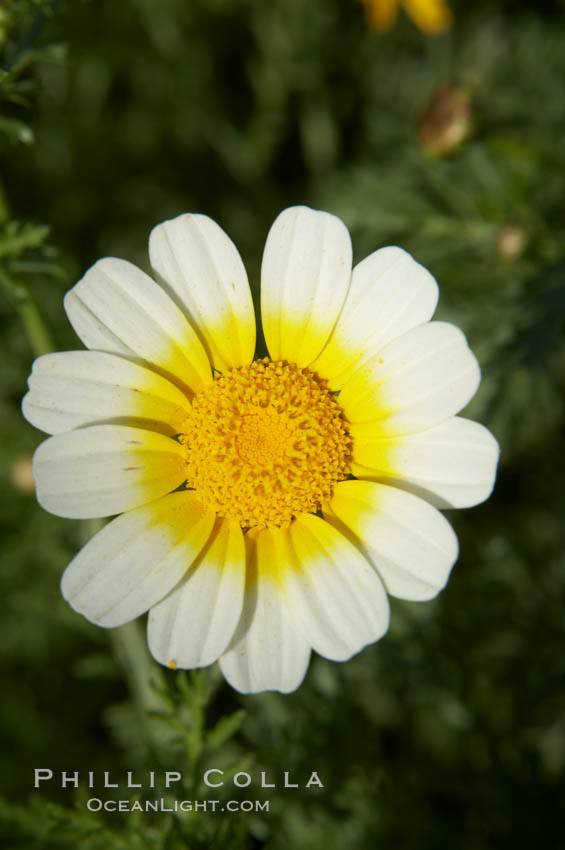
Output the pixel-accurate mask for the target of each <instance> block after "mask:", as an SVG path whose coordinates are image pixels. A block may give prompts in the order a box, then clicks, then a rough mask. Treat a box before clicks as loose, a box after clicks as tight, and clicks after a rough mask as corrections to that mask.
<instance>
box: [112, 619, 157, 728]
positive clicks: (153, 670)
mask: <svg viewBox="0 0 565 850" xmlns="http://www.w3.org/2000/svg"><path fill="white" fill-rule="evenodd" d="M110 637H111V640H112V645H113V647H114V652H115V654H116V657H117V659H118V661H119V662H120V664H121V665H122V667H123V668H124V671H125V674H126V678H127V680H128V684H129V688H130V691H131V693H132V696H133V698H134V699H135V701H136V703H137V704H138V706H139V708H140V709H142V711H144V712H145V711H156V710H158V709H159V708H162V707H163V702H162V699H161V697H160V696H159V694H158V693H157V692H156V691H155V690H154V688H153V687H152V683H156V684H159V680H160V679H161V673H160V670H159V668H158V667H157V665H156V664H155V662H154V661H153V659H152V658H151V655H150V654H149V652H148V650H147V643H146V641H145V635H144V634H143V632H142V630H141V627H140V624H139V622H138V621H137V620H132V622H131V623H126V624H125V625H124V626H119V628H117V629H112V631H111V632H110Z"/></svg>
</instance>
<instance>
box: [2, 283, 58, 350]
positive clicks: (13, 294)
mask: <svg viewBox="0 0 565 850" xmlns="http://www.w3.org/2000/svg"><path fill="white" fill-rule="evenodd" d="M0 287H1V288H2V290H3V291H4V293H5V295H6V296H7V298H8V300H9V301H10V302H11V304H12V305H13V306H14V308H15V309H16V310H17V311H18V313H19V314H20V318H21V320H22V323H23V326H24V330H25V332H26V336H27V338H28V341H29V344H30V346H31V348H32V350H33V353H34V354H35V355H36V357H38V356H39V355H40V354H48V353H49V352H50V351H53V350H54V348H55V344H54V342H53V340H52V338H51V334H50V332H49V330H48V328H47V325H46V324H45V321H44V319H43V316H42V315H41V312H40V310H39V307H38V306H37V303H36V301H35V299H34V297H33V295H32V294H31V292H30V291H29V290H28V288H27V287H26V286H25V284H23V283H21V281H17V280H14V278H12V277H11V275H8V274H7V273H6V272H5V271H4V270H3V269H1V268H0Z"/></svg>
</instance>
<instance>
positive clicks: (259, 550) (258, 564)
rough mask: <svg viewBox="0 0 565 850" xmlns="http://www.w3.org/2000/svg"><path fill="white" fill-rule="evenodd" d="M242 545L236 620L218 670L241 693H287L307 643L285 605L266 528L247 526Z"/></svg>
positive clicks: (297, 679)
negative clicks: (243, 573) (243, 576)
mask: <svg viewBox="0 0 565 850" xmlns="http://www.w3.org/2000/svg"><path fill="white" fill-rule="evenodd" d="M245 539H246V545H247V558H248V561H247V583H246V587H245V597H244V603H243V612H242V616H241V620H240V622H239V625H238V627H237V629H236V632H235V635H234V638H233V641H232V643H231V645H230V647H229V649H228V651H227V652H226V653H225V655H222V657H221V658H220V667H221V669H222V673H223V674H224V676H225V677H226V679H227V680H228V682H229V683H230V685H231V686H232V687H233V688H235V689H236V690H238V691H240V692H241V693H244V694H248V693H258V692H259V691H281V692H282V693H285V694H286V693H290V691H294V690H296V688H297V687H298V686H299V685H300V683H301V682H302V679H303V678H304V675H305V673H306V669H307V667H308V662H309V660H310V647H309V646H308V644H307V643H306V641H305V640H304V638H303V637H302V635H301V634H300V632H299V630H298V629H297V627H296V624H295V622H294V619H293V616H292V613H291V611H289V609H288V607H287V602H286V599H285V595H284V592H283V591H282V578H281V575H280V568H281V565H280V563H279V558H280V551H278V550H277V546H276V543H275V540H274V536H273V533H272V532H271V530H270V529H261V530H260V531H255V530H253V529H252V530H251V531H249V532H248V533H247V534H246V535H245Z"/></svg>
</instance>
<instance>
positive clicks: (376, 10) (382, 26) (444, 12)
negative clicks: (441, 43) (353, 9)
mask: <svg viewBox="0 0 565 850" xmlns="http://www.w3.org/2000/svg"><path fill="white" fill-rule="evenodd" d="M361 2H362V3H363V5H364V6H365V11H366V13H367V20H368V21H369V24H370V26H372V27H373V28H374V29H376V30H377V31H378V32H387V31H388V30H390V29H391V28H392V27H393V26H394V23H395V21H396V15H397V12H398V7H399V6H403V7H404V9H405V10H406V12H407V13H408V14H409V15H410V17H411V18H412V20H413V21H414V23H415V24H416V26H417V27H418V28H419V29H421V30H422V32H424V33H427V34H428V35H439V33H442V32H445V30H446V29H448V28H449V27H450V26H451V20H452V14H451V10H450V9H449V7H448V5H447V3H446V2H445V0H361Z"/></svg>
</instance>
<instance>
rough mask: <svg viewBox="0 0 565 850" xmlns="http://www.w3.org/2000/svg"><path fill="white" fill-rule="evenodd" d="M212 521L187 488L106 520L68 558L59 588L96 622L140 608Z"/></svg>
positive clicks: (186, 559) (171, 582) (167, 581)
mask: <svg viewBox="0 0 565 850" xmlns="http://www.w3.org/2000/svg"><path fill="white" fill-rule="evenodd" d="M213 525H214V513H213V511H211V510H209V509H208V508H205V507H203V505H202V504H201V503H200V502H198V500H197V499H196V497H195V496H194V494H193V493H192V492H190V491H181V492H178V493H171V494H169V495H168V496H164V497H163V498H162V499H158V500H157V501H155V502H153V503H152V504H150V505H144V506H143V507H141V508H137V509H136V510H134V511H130V512H129V513H127V514H123V515H122V516H120V517H118V518H117V519H115V520H113V521H112V522H110V523H109V524H108V525H106V526H105V527H104V528H103V529H102V531H99V532H98V534H96V535H95V536H94V537H93V538H92V540H89V542H88V543H87V544H86V546H85V547H84V548H83V549H82V550H81V551H80V552H79V553H78V555H77V556H76V558H74V560H73V561H71V563H70V564H69V566H68V567H67V569H66V570H65V572H64V573H63V578H62V581H61V591H62V593H63V596H64V597H65V599H66V600H67V602H68V603H69V604H70V605H72V607H73V608H74V609H75V611H78V612H79V614H82V615H83V616H84V617H86V618H87V619H88V620H90V621H91V622H93V623H96V624H97V625H99V626H105V627H108V628H109V627H112V626H120V625H122V624H123V623H127V622H128V621H129V620H133V619H134V618H135V617H138V616H139V615H140V614H143V613H144V612H145V611H147V610H148V609H149V608H151V607H152V606H153V605H155V604H156V603H157V602H159V600H160V599H162V598H163V597H164V596H165V595H166V594H167V593H168V592H169V591H170V590H171V588H173V587H174V586H175V585H176V584H177V582H178V581H179V580H180V579H181V578H182V576H183V575H184V574H185V572H186V571H187V570H188V568H189V567H190V565H191V563H192V562H193V561H194V559H195V558H196V557H197V556H198V554H199V553H200V551H201V549H202V547H203V546H204V545H205V544H206V541H207V539H208V537H209V535H210V532H211V530H212V527H213Z"/></svg>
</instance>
